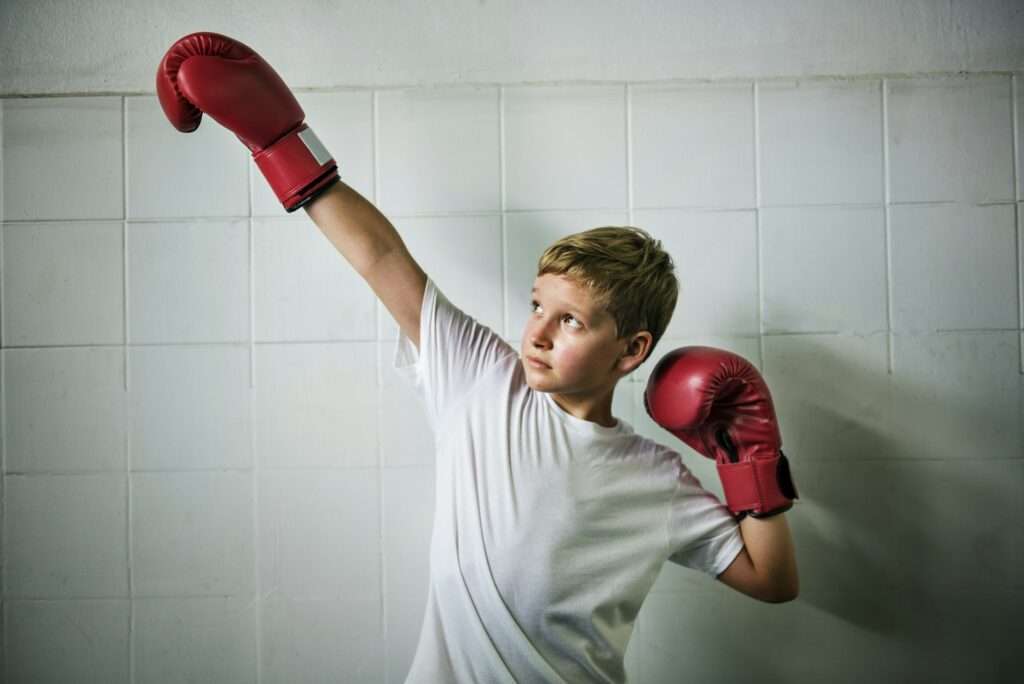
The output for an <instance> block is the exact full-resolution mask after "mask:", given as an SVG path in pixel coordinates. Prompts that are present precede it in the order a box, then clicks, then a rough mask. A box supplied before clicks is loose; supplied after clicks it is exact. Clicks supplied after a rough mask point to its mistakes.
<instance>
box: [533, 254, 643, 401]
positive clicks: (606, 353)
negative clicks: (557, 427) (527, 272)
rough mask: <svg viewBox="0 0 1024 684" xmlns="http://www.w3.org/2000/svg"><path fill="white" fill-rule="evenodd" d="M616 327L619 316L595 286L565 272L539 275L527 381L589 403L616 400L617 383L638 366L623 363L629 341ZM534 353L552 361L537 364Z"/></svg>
mask: <svg viewBox="0 0 1024 684" xmlns="http://www.w3.org/2000/svg"><path fill="white" fill-rule="evenodd" d="M615 332H616V330H615V319H614V318H612V316H611V314H609V313H608V312H607V311H603V310H599V309H598V307H597V306H595V304H594V303H593V301H592V300H591V295H590V291H589V290H587V289H586V288H584V287H581V286H578V285H576V283H575V282H573V281H572V280H571V279H569V278H567V277H565V276H562V275H554V274H551V273H546V274H544V275H542V276H539V277H537V278H536V279H535V280H534V286H533V295H532V303H531V305H530V312H529V314H528V316H527V319H526V326H525V328H524V329H523V341H522V350H521V356H522V364H523V369H524V372H525V373H526V381H527V384H529V386H530V387H532V388H533V389H535V390H539V391H542V392H552V393H555V394H558V395H561V396H563V397H566V398H568V399H569V401H570V402H571V403H578V404H580V407H581V408H584V409H585V408H587V405H588V404H590V402H589V401H588V399H593V400H601V399H603V398H607V399H608V400H609V403H610V394H611V390H612V389H613V388H614V386H615V383H616V382H617V381H618V380H619V378H620V377H622V376H623V375H625V373H626V372H628V370H630V369H632V367H633V365H630V366H629V368H627V369H623V368H622V363H620V362H621V359H622V354H623V353H624V352H625V351H626V347H627V344H626V340H617V339H616V337H615ZM644 334H646V335H649V333H644ZM531 357H532V358H537V359H540V360H541V361H542V362H544V363H545V364H547V367H539V366H536V365H534V364H533V363H532V362H531V361H530V358H531ZM606 395H607V396H606ZM589 408H594V406H592V405H591V406H589Z"/></svg>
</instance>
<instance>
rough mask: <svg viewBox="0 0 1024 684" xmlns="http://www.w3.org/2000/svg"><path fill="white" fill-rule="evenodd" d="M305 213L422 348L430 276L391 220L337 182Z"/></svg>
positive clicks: (364, 199)
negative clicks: (422, 319) (422, 318)
mask: <svg viewBox="0 0 1024 684" xmlns="http://www.w3.org/2000/svg"><path fill="white" fill-rule="evenodd" d="M305 209H306V213H307V214H308V215H309V217H310V218H311V219H313V222H314V223H316V225H317V226H318V227H319V228H320V230H321V231H323V233H324V235H326V236H327V239H328V240H330V241H331V244H333V245H334V246H335V248H336V249H337V250H338V251H339V252H341V255H342V256H344V257H345V259H346V260H347V261H348V262H349V263H350V264H352V267H353V268H354V269H356V272H357V273H359V275H361V276H363V278H364V279H365V280H366V282H367V283H368V284H369V285H370V288H371V289H372V290H373V291H374V293H375V294H376V295H377V297H378V298H379V299H380V301H381V302H382V303H383V304H384V306H385V307H386V308H387V310H388V311H389V312H391V315H392V316H393V317H394V319H395V321H397V322H398V325H399V327H401V329H402V332H404V333H405V335H406V336H407V337H408V338H409V339H410V340H411V341H412V343H413V344H415V345H416V348H417V349H418V348H419V346H420V309H421V307H422V303H423V293H424V291H425V290H426V286H427V275H426V274H425V273H424V272H423V269H422V268H420V266H419V264H418V263H416V260H415V259H413V258H412V255H411V254H409V250H408V249H406V246H405V242H404V241H403V240H402V238H401V236H400V235H399V234H398V231H396V230H395V227H394V226H393V225H391V222H390V221H388V219H387V218H386V217H385V216H384V215H383V214H382V213H380V211H379V210H378V209H377V207H375V206H373V204H372V203H370V202H369V200H367V199H366V198H364V197H363V196H362V195H360V194H359V193H358V192H356V191H355V190H353V189H352V188H350V187H349V186H348V185H345V183H343V182H341V181H339V182H337V183H335V184H334V185H333V186H332V187H331V188H330V189H329V190H328V191H327V192H325V193H324V194H322V195H320V196H319V197H317V198H316V199H314V200H313V201H312V202H310V203H309V204H307V205H306V207H305Z"/></svg>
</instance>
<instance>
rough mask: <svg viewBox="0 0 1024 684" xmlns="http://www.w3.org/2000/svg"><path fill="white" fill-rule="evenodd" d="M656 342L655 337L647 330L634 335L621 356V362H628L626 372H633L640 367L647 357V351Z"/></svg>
mask: <svg viewBox="0 0 1024 684" xmlns="http://www.w3.org/2000/svg"><path fill="white" fill-rule="evenodd" d="M652 342H654V336H653V335H651V333H649V332H647V331H646V330H644V331H641V332H638V333H637V334H635V335H633V339H632V340H630V341H629V344H627V345H626V349H625V351H623V352H622V354H621V355H620V356H619V360H620V361H621V360H627V363H628V366H627V368H626V371H627V372H628V371H631V370H633V369H634V368H636V367H637V366H639V365H640V363H641V360H642V359H643V358H644V357H645V356H646V355H647V351H648V350H649V349H650V348H651V343H652Z"/></svg>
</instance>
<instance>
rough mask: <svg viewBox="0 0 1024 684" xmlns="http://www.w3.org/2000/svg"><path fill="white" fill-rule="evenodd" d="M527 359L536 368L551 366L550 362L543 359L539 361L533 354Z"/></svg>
mask: <svg viewBox="0 0 1024 684" xmlns="http://www.w3.org/2000/svg"><path fill="white" fill-rule="evenodd" d="M526 361H527V363H529V364H530V365H531V366H533V367H534V368H551V366H549V365H548V364H546V363H544V362H543V361H538V360H537V359H535V358H533V357H532V356H527V357H526Z"/></svg>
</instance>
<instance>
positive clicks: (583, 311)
mask: <svg viewBox="0 0 1024 684" xmlns="http://www.w3.org/2000/svg"><path fill="white" fill-rule="evenodd" d="M530 294H537V288H533V289H532V290H531V291H530ZM569 310H570V311H575V312H576V313H578V314H582V315H583V317H584V318H591V314H590V312H588V311H587V310H586V309H581V308H580V307H578V306H569Z"/></svg>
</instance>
